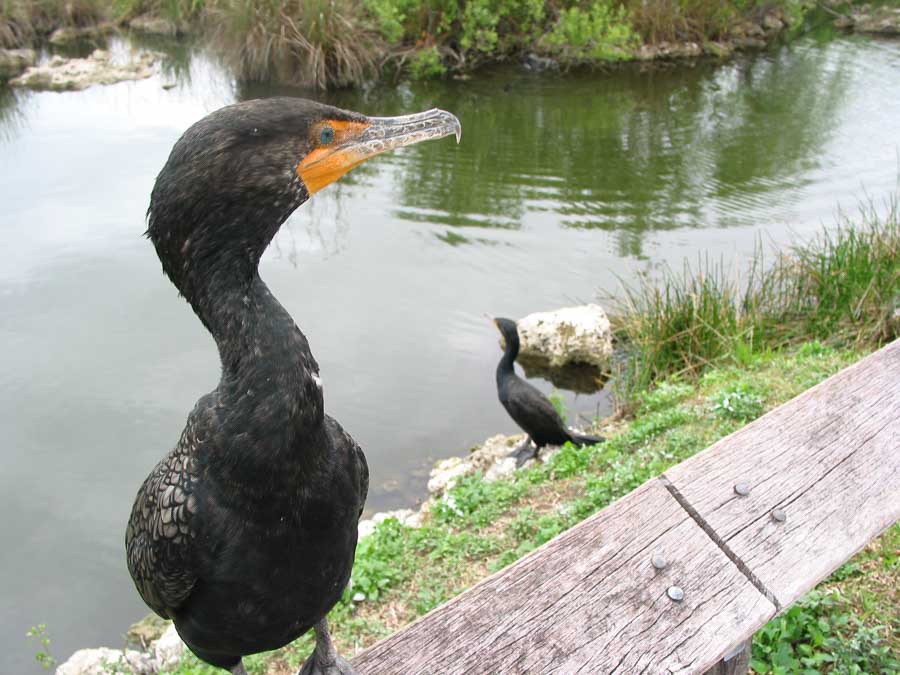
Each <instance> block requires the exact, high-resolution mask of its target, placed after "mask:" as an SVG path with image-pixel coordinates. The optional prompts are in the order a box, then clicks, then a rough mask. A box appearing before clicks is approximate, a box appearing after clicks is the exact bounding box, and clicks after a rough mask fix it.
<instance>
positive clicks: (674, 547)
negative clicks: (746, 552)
mask: <svg viewBox="0 0 900 675" xmlns="http://www.w3.org/2000/svg"><path fill="white" fill-rule="evenodd" d="M655 553H661V554H663V555H664V556H665V557H666V559H667V560H668V565H667V566H666V568H665V569H663V570H662V571H657V570H655V569H654V568H653V566H652V565H651V563H650V559H651V557H652V555H653V554H655ZM673 584H674V585H678V586H679V587H681V588H682V589H683V590H684V600H683V601H681V602H673V601H672V600H670V599H669V597H668V596H667V594H666V590H667V588H668V587H669V586H671V585H673ZM774 613H775V607H774V606H773V605H772V604H771V603H770V602H769V601H768V600H766V598H765V597H764V596H763V595H762V594H760V593H759V591H758V590H757V589H756V588H755V587H754V586H753V585H752V584H751V583H750V582H749V581H748V580H747V578H746V577H745V576H744V575H743V574H742V573H741V572H740V571H739V570H738V569H737V568H736V567H735V565H734V564H733V563H732V562H731V561H730V560H729V559H728V558H727V557H726V556H725V555H724V554H723V553H722V551H721V550H720V549H719V548H718V547H717V546H716V545H715V544H714V543H713V541H712V540H711V539H710V538H709V536H708V535H707V534H706V533H705V532H703V531H702V530H701V529H700V527H699V526H698V525H697V523H695V522H694V520H693V519H692V518H691V517H690V516H689V515H688V514H687V513H686V512H685V511H684V509H683V508H682V507H681V506H680V505H679V504H678V503H677V502H676V501H675V499H674V498H673V497H672V495H671V494H669V492H668V490H666V488H665V487H663V485H662V484H661V483H660V482H659V481H658V480H653V481H650V482H649V483H646V484H645V485H643V486H642V487H640V488H638V489H637V490H635V491H634V492H632V493H631V494H629V495H628V496H626V497H624V498H623V499H621V500H619V501H618V502H616V503H614V504H612V505H611V506H609V507H607V508H606V509H604V510H603V511H601V512H600V513H598V514H596V515H595V516H592V517H591V518H589V519H588V520H586V521H584V522H583V523H581V524H579V525H577V526H576V527H574V528H572V529H571V530H569V531H567V532H564V533H563V534H561V535H560V536H559V537H557V538H556V539H554V540H552V541H550V542H548V543H547V544H545V545H544V546H542V547H541V548H540V549H538V550H537V551H534V552H533V553H532V554H530V555H528V556H526V557H525V558H523V559H522V560H520V561H518V562H517V563H515V564H513V565H511V566H510V567H508V568H506V569H505V570H502V571H500V572H498V573H497V574H495V575H493V576H491V577H490V578H488V579H486V580H485V581H483V582H481V583H480V584H478V585H477V586H475V587H473V588H471V589H470V590H468V591H467V592H465V593H464V594H463V595H461V596H459V597H457V598H455V599H454V600H451V601H450V602H448V603H447V604H445V605H442V606H441V607H438V608H437V609H435V610H434V611H432V612H431V613H430V614H428V615H427V616H425V617H423V618H422V619H420V620H418V621H417V622H415V623H413V624H412V625H410V626H408V627H407V628H405V629H403V630H401V631H400V632H398V633H396V634H394V635H392V636H391V637H388V638H387V639H385V640H383V641H382V642H380V643H378V644H376V645H375V646H373V647H371V648H370V649H368V650H367V651H365V652H363V653H362V654H360V655H359V656H357V657H356V659H354V661H353V666H354V668H356V670H357V671H358V673H359V674H360V675H391V674H397V675H400V674H402V675H428V674H434V675H452V674H455V673H460V674H462V673H465V674H466V675H480V674H488V673H504V674H514V673H590V674H592V675H596V674H598V673H611V672H619V673H641V672H647V673H696V672H703V671H705V670H707V669H709V668H711V667H713V666H714V665H715V664H716V663H717V662H718V661H720V660H721V659H722V657H723V656H724V655H725V653H726V652H728V651H729V650H730V649H731V648H732V647H734V646H735V645H737V644H739V643H741V642H743V641H745V640H747V639H748V638H749V637H750V635H751V634H752V633H753V632H754V631H755V630H756V629H757V628H758V627H759V626H761V625H762V624H763V623H764V622H765V621H766V620H767V619H768V618H770V617H771V616H773V615H774Z"/></svg>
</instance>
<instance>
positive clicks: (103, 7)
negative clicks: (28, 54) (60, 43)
mask: <svg viewBox="0 0 900 675" xmlns="http://www.w3.org/2000/svg"><path fill="white" fill-rule="evenodd" d="M108 9H109V8H108V5H107V3H105V2H103V0H0V47H4V48H17V47H27V46H29V45H31V44H33V43H34V41H35V40H37V39H38V38H41V37H45V36H47V35H49V34H50V33H52V32H53V31H54V30H56V29H57V28H69V27H71V28H84V27H87V26H94V25H97V24H98V23H100V22H102V21H104V20H105V19H107V18H108V16H109V15H108V11H107V10H108Z"/></svg>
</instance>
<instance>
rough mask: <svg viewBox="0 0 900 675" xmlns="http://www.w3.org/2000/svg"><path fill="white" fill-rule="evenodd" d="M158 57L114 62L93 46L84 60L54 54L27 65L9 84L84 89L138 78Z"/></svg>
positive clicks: (150, 70) (147, 55) (149, 71)
mask: <svg viewBox="0 0 900 675" xmlns="http://www.w3.org/2000/svg"><path fill="white" fill-rule="evenodd" d="M157 58H158V56H157V55H156V54H152V53H150V52H144V53H143V54H141V55H140V56H138V58H137V59H136V60H134V61H132V62H131V63H128V64H125V65H117V64H115V63H113V62H112V60H111V59H110V56H109V53H108V52H106V51H103V50H102V49H95V50H94V52H93V53H92V54H91V55H90V56H89V57H87V58H86V59H68V60H66V59H64V58H62V57H61V56H54V57H53V58H52V59H50V61H49V62H47V63H46V64H44V65H42V66H35V67H33V68H29V69H28V70H26V71H25V73H24V74H22V75H20V76H19V77H17V78H16V79H14V80H10V85H12V86H14V87H28V88H30V89H49V90H51V91H71V90H79V89H86V88H88V87H90V86H91V85H94V84H114V83H116V82H122V81H124V80H142V79H144V78H147V77H150V76H151V75H153V73H154V67H153V66H154V64H155V63H156V61H157Z"/></svg>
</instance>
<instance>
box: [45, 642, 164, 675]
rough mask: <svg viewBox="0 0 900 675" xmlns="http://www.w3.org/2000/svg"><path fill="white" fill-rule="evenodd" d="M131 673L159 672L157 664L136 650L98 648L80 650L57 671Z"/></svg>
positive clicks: (95, 674)
mask: <svg viewBox="0 0 900 675" xmlns="http://www.w3.org/2000/svg"><path fill="white" fill-rule="evenodd" d="M123 670H124V671H125V672H129V673H134V674H135V675H151V674H152V673H156V672H157V667H156V663H155V662H154V661H153V659H152V658H150V657H149V656H148V655H147V654H143V653H141V652H137V651H134V650H131V649H129V650H127V651H125V652H123V651H122V650H121V649H110V648H109V647H98V648H97V649H79V650H78V651H77V652H75V653H74V654H72V656H71V657H69V660H68V661H66V662H65V663H63V664H62V665H61V666H60V667H59V668H57V669H56V675H108V674H109V673H110V672H122V671H123Z"/></svg>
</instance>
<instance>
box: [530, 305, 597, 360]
mask: <svg viewBox="0 0 900 675" xmlns="http://www.w3.org/2000/svg"><path fill="white" fill-rule="evenodd" d="M516 325H517V326H518V329H519V340H520V342H521V349H520V351H519V354H520V356H524V357H525V358H526V359H537V360H539V361H546V362H547V363H548V364H549V365H550V366H551V367H553V368H560V367H562V366H565V365H567V364H570V363H584V364H588V365H591V366H595V367H597V368H603V367H605V366H606V365H607V364H608V363H609V359H610V356H612V351H613V345H612V331H611V329H610V326H609V317H607V316H606V312H604V311H603V308H602V307H600V305H594V304H590V305H581V306H578V307H563V308H562V309H557V310H555V311H553V312H536V313H534V314H529V315H528V316H526V317H525V318H523V319H520V320H519V321H518V322H517V324H516Z"/></svg>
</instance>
